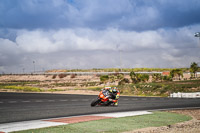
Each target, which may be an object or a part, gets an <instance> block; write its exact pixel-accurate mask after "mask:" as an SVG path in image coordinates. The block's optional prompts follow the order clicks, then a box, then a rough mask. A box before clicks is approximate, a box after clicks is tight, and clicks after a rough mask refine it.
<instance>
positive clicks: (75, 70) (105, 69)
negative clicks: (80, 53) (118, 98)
mask: <svg viewBox="0 0 200 133" xmlns="http://www.w3.org/2000/svg"><path fill="white" fill-rule="evenodd" d="M172 69H174V68H122V70H121V69H119V68H93V69H71V70H67V69H53V70H48V71H46V72H120V71H123V72H131V71H134V72H164V71H171V70H172ZM180 69H181V70H183V72H189V68H180Z"/></svg>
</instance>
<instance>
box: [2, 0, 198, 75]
mask: <svg viewBox="0 0 200 133" xmlns="http://www.w3.org/2000/svg"><path fill="white" fill-rule="evenodd" d="M199 31H200V1H199V0H0V73H3V72H4V73H22V72H23V71H24V72H33V71H34V65H35V70H36V71H42V70H49V69H77V68H78V69H87V68H120V66H122V67H123V68H140V67H148V68H152V67H153V68H177V67H189V66H190V64H191V62H194V61H195V62H200V52H199V51H200V41H199V40H198V38H195V37H194V33H195V32H199ZM120 51H121V52H120ZM120 53H121V65H120ZM33 62H34V63H33Z"/></svg>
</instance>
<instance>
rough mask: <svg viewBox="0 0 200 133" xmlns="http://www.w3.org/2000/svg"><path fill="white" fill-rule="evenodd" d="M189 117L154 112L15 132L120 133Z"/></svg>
mask: <svg viewBox="0 0 200 133" xmlns="http://www.w3.org/2000/svg"><path fill="white" fill-rule="evenodd" d="M191 119H192V118H191V117H190V116H185V115H181V114H176V113H168V112H154V113H153V114H150V115H142V116H132V117H124V118H112V119H104V120H98V121H89V122H82V123H76V124H68V125H64V126H56V127H49V128H41V129H35V130H26V131H20V132H17V133H97V132H98V133H99V132H100V133H102V132H104V133H120V132H124V131H132V130H135V129H140V128H146V127H159V126H167V125H172V124H175V123H178V122H183V121H188V120H191Z"/></svg>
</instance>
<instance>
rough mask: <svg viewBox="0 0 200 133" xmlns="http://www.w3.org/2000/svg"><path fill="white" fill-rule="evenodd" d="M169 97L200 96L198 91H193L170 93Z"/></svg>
mask: <svg viewBox="0 0 200 133" xmlns="http://www.w3.org/2000/svg"><path fill="white" fill-rule="evenodd" d="M170 97H176V98H200V92H193V93H182V92H178V93H172V94H170Z"/></svg>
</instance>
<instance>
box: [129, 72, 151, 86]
mask: <svg viewBox="0 0 200 133" xmlns="http://www.w3.org/2000/svg"><path fill="white" fill-rule="evenodd" d="M130 77H131V79H132V81H133V83H139V82H147V81H148V80H149V75H148V74H139V73H137V74H136V73H134V72H133V71H132V72H131V73H130Z"/></svg>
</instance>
